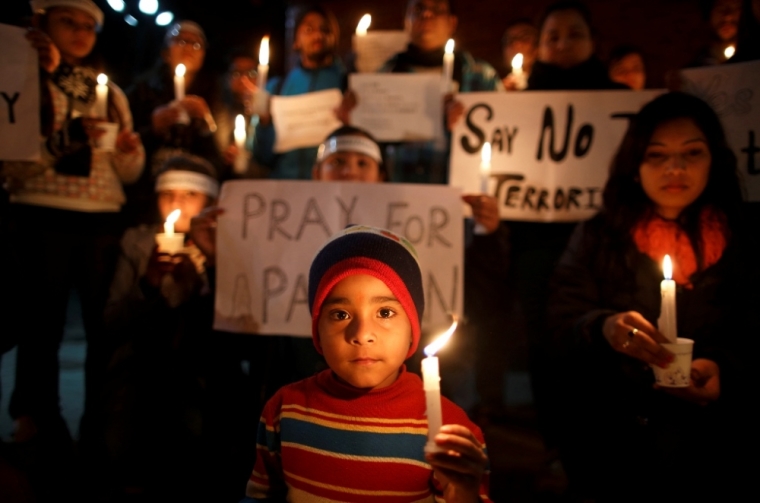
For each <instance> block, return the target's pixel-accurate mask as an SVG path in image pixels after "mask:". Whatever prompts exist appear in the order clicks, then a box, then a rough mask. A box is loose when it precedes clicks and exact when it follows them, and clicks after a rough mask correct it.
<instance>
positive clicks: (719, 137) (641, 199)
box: [601, 92, 742, 257]
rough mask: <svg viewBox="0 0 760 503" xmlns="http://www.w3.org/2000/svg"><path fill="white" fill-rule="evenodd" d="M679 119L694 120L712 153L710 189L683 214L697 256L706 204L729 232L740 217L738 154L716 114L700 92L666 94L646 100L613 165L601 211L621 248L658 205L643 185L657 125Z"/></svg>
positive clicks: (607, 231)
mask: <svg viewBox="0 0 760 503" xmlns="http://www.w3.org/2000/svg"><path fill="white" fill-rule="evenodd" d="M675 119H690V120H692V121H693V122H694V124H695V125H696V126H697V127H698V128H699V129H700V131H702V133H703V134H704V135H705V138H706V139H707V146H708V148H709V151H710V155H711V158H712V161H711V164H710V174H709V177H708V180H707V186H706V187H705V190H704V191H703V192H702V194H700V196H699V197H698V198H697V200H696V201H694V202H693V203H692V204H691V205H689V206H688V207H687V208H686V209H685V210H684V211H683V212H682V213H681V215H680V216H679V219H678V220H679V224H680V225H681V226H682V227H683V228H684V230H685V231H686V232H687V234H688V235H689V237H690V239H691V241H692V243H693V244H694V245H695V251H696V253H697V256H698V257H699V256H701V253H700V252H701V250H700V247H701V243H700V240H699V239H698V236H699V217H700V214H701V212H702V209H703V208H705V207H706V206H710V207H711V208H714V209H715V210H717V211H718V212H719V213H721V214H722V215H723V216H724V217H725V221H726V224H727V230H728V231H729V232H730V231H731V230H733V229H734V228H735V226H736V224H737V221H738V219H739V218H740V213H741V207H742V185H741V182H740V180H739V174H738V171H737V162H736V156H735V155H734V153H733V151H732V150H731V149H730V147H729V146H728V143H727V142H726V135H725V133H724V132H723V126H722V125H721V123H720V119H719V118H718V116H717V114H716V113H715V112H714V111H713V109H712V108H711V107H710V106H709V105H708V104H707V103H705V102H704V101H702V100H701V99H699V98H697V97H695V96H691V95H689V94H685V93H679V92H671V93H667V94H663V95H661V96H658V97H657V98H655V99H654V100H652V101H651V102H649V103H647V104H646V105H645V106H644V107H643V108H642V109H641V111H640V112H639V113H638V114H637V115H636V116H635V117H634V118H633V119H632V120H631V123H630V125H629V127H628V131H627V132H626V134H625V137H624V138H623V141H622V143H621V144H620V147H619V148H618V150H617V153H616V154H615V157H614V158H613V160H612V164H611V166H610V176H609V179H608V180H607V184H606V185H605V187H604V192H603V196H602V197H603V202H604V206H603V210H602V213H601V216H602V218H603V221H604V224H603V227H604V230H605V232H604V235H605V239H606V240H608V242H609V245H610V246H612V247H613V248H614V249H618V251H623V250H626V249H630V247H631V244H632V242H633V238H632V236H631V231H632V230H633V228H634V226H635V225H636V224H637V223H638V222H639V221H640V220H641V219H642V218H644V217H646V216H647V215H649V214H652V213H653V211H654V204H653V203H652V201H651V200H650V199H649V197H647V195H646V193H645V192H644V190H643V189H642V187H641V183H640V179H639V169H640V166H641V163H642V161H643V160H644V154H645V152H646V149H647V145H648V144H649V141H650V139H651V138H652V134H653V133H654V131H655V129H656V128H657V127H658V126H660V125H662V124H664V123H666V122H669V121H672V120H675ZM729 237H730V235H729V236H727V238H729Z"/></svg>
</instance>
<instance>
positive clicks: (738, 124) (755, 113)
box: [681, 61, 760, 201]
mask: <svg viewBox="0 0 760 503" xmlns="http://www.w3.org/2000/svg"><path fill="white" fill-rule="evenodd" d="M681 77H682V81H683V90H684V91H685V92H688V93H691V94H693V95H694V96H697V97H698V98H702V99H703V100H705V101H706V102H707V103H709V104H710V106H712V108H713V110H715V113H717V114H718V116H719V117H720V119H721V122H722V123H723V129H724V130H725V131H726V139H727V140H728V143H729V145H730V146H731V148H732V149H733V151H734V153H735V154H736V158H737V160H738V161H739V172H740V173H742V175H743V179H744V182H745V183H746V185H747V196H748V199H749V200H750V201H760V176H758V175H760V61H750V62H747V63H736V64H730V65H718V66H708V67H704V68H693V69H689V70H683V71H682V72H681Z"/></svg>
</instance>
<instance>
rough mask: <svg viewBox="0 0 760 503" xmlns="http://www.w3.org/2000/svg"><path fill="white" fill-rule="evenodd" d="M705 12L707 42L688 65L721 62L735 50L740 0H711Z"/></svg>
mask: <svg viewBox="0 0 760 503" xmlns="http://www.w3.org/2000/svg"><path fill="white" fill-rule="evenodd" d="M708 5H709V10H708V11H707V12H706V16H705V17H706V18H707V22H708V23H709V25H710V40H709V43H708V44H707V45H706V46H705V47H704V48H703V49H702V50H701V51H700V53H699V54H698V55H697V57H696V58H695V59H694V61H692V63H691V64H690V65H689V66H710V65H718V64H720V63H723V62H725V61H727V60H729V59H731V57H732V56H733V55H734V52H735V51H736V44H737V36H738V34H739V22H740V19H741V15H742V0H712V1H710V2H708Z"/></svg>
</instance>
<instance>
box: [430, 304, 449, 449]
mask: <svg viewBox="0 0 760 503" xmlns="http://www.w3.org/2000/svg"><path fill="white" fill-rule="evenodd" d="M452 317H453V318H454V320H453V322H452V323H451V326H450V327H449V329H448V330H446V332H444V333H443V334H441V336H440V337H438V338H437V339H436V340H434V341H433V342H432V343H431V344H430V345H428V346H427V347H426V348H425V354H426V355H427V358H423V359H422V386H423V389H424V390H425V406H426V407H427V420H428V441H427V444H425V452H436V451H440V448H439V447H438V446H437V445H435V436H436V435H437V434H438V432H439V431H441V426H442V425H443V414H442V413H441V374H440V372H439V370H438V357H437V356H435V354H436V353H437V352H438V350H439V349H441V348H442V347H443V346H444V345H445V344H446V343H447V342H448V341H449V339H450V338H451V336H452V334H453V333H454V330H456V328H457V318H456V316H452Z"/></svg>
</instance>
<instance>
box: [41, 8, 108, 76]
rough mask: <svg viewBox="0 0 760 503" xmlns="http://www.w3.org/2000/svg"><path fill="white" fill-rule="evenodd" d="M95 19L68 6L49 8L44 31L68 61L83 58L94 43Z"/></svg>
mask: <svg viewBox="0 0 760 503" xmlns="http://www.w3.org/2000/svg"><path fill="white" fill-rule="evenodd" d="M95 29H96V24H95V19H94V18H93V17H92V16H91V15H89V14H87V13H86V12H84V11H82V10H79V9H74V8H70V7H56V8H54V9H50V12H49V13H48V20H47V26H46V30H45V31H46V32H47V34H48V35H49V36H50V38H51V40H52V41H53V43H54V44H55V46H56V47H57V48H58V50H59V51H61V55H62V56H63V57H64V59H65V60H66V61H68V62H69V63H75V62H77V61H79V60H81V59H83V58H85V57H86V56H87V55H88V54H90V52H91V51H92V48H93V46H94V45H95V39H96V35H95Z"/></svg>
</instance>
